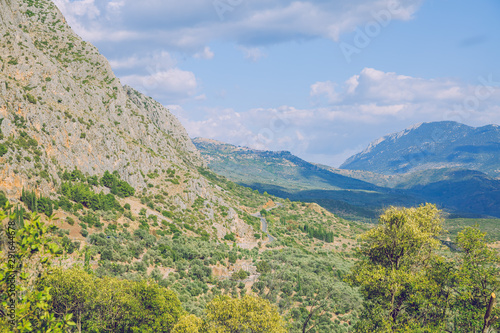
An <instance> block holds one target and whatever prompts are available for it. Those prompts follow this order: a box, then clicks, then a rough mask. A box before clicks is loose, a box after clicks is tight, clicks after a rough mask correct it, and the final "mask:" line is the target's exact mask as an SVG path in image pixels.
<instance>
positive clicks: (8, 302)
mask: <svg viewBox="0 0 500 333" xmlns="http://www.w3.org/2000/svg"><path fill="white" fill-rule="evenodd" d="M7 205H8V203H7ZM6 207H7V206H6ZM6 220H7V223H6V224H4V223H3V222H4V221H6ZM0 222H2V224H1V226H2V228H1V231H2V232H1V235H0V238H1V241H0V245H1V246H2V248H1V249H0V310H1V312H2V313H4V314H6V316H0V332H66V331H67V330H68V328H69V327H70V326H73V325H74V322H72V321H71V318H72V315H71V314H67V315H65V316H63V317H61V318H56V316H55V315H54V313H53V312H51V311H50V306H49V305H50V303H51V301H52V296H51V295H50V290H51V288H50V287H45V288H42V289H37V288H35V286H36V283H37V282H38V281H39V279H40V277H43V276H46V275H48V274H49V273H50V270H49V268H50V264H51V259H52V258H55V257H57V256H59V255H60V254H61V253H62V251H61V249H60V247H59V246H58V245H57V244H56V243H54V242H53V241H52V240H51V239H50V237H49V236H48V228H47V227H46V226H45V225H44V223H43V222H42V221H41V220H40V216H38V215H36V214H32V215H31V216H30V218H29V219H24V216H23V210H18V209H16V211H15V212H14V213H12V214H10V215H9V216H7V212H6V211H5V209H0Z"/></svg>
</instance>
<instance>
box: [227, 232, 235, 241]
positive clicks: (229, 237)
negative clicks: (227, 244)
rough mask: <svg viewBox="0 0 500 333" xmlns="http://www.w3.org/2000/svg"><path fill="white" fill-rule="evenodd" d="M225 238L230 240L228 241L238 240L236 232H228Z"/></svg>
mask: <svg viewBox="0 0 500 333" xmlns="http://www.w3.org/2000/svg"><path fill="white" fill-rule="evenodd" d="M224 239H225V240H228V241H231V242H236V237H235V236H234V234H233V233H232V232H231V233H229V234H226V235H225V236H224Z"/></svg>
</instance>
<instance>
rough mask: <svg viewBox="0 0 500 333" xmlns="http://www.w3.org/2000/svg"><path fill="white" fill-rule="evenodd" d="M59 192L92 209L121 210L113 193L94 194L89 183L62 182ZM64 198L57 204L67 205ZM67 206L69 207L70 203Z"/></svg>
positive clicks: (66, 197)
mask: <svg viewBox="0 0 500 333" xmlns="http://www.w3.org/2000/svg"><path fill="white" fill-rule="evenodd" d="M61 193H62V195H63V196H64V197H65V199H69V200H72V201H74V202H77V203H81V204H82V205H84V206H85V207H87V208H90V209H92V210H103V211H109V210H118V211H122V210H123V208H122V207H121V206H120V203H119V202H118V201H117V200H116V198H115V196H114V195H113V194H111V193H109V194H104V193H103V192H100V193H99V194H96V193H94V191H92V190H91V189H90V187H89V185H87V184H85V183H76V184H73V183H71V182H65V183H62V184H61ZM65 199H64V198H63V199H60V201H59V206H61V207H65V206H66V207H67V206H68V203H67V200H65ZM69 206H70V207H71V206H72V205H69Z"/></svg>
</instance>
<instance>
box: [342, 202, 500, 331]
mask: <svg viewBox="0 0 500 333" xmlns="http://www.w3.org/2000/svg"><path fill="white" fill-rule="evenodd" d="M441 232H442V219H441V218H440V212H439V211H438V210H437V208H436V207H435V206H434V205H430V204H427V205H425V206H420V207H419V208H394V207H393V208H389V209H388V210H387V211H386V212H385V213H384V214H383V215H382V216H381V217H380V223H379V225H378V226H377V227H376V228H374V229H372V230H370V231H368V232H367V233H365V234H364V235H362V236H361V239H362V241H363V243H362V244H361V247H360V255H361V260H360V261H359V262H358V263H357V264H356V265H355V267H354V269H353V271H352V273H351V274H350V275H349V277H348V281H350V283H351V284H352V285H354V286H359V287H360V290H361V292H362V293H363V295H364V296H365V304H364V312H363V314H362V315H361V318H362V320H360V322H358V324H357V325H356V330H357V331H359V332H387V331H394V332H395V331H397V332H408V331H412V332H414V331H415V332H423V331H425V332H443V331H453V332H479V331H481V330H482V329H483V326H484V316H485V313H486V309H487V307H488V302H489V298H490V295H491V294H492V293H493V292H498V290H499V289H500V274H499V273H500V269H499V265H498V264H499V262H500V260H499V257H498V254H497V253H496V252H495V251H494V250H492V249H490V248H489V247H488V246H487V244H486V242H485V234H484V233H482V232H480V231H479V230H477V229H475V228H470V227H469V228H466V229H464V230H463V231H462V232H460V233H459V234H458V236H457V244H458V246H459V248H460V249H461V251H460V252H458V253H457V254H456V255H455V257H453V256H452V258H450V259H448V258H446V257H443V256H441V255H440V252H439V251H438V249H439V247H438V245H439V242H438V239H437V237H438V236H439V235H440V233H441ZM494 312H495V313H496V314H498V309H496V310H494ZM495 313H494V315H495ZM491 324H493V325H497V327H498V323H491Z"/></svg>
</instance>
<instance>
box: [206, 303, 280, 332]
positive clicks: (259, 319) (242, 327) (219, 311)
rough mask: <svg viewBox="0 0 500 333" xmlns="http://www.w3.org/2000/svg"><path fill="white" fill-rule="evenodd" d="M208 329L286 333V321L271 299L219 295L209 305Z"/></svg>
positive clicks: (210, 330) (211, 330) (215, 330)
mask: <svg viewBox="0 0 500 333" xmlns="http://www.w3.org/2000/svg"><path fill="white" fill-rule="evenodd" d="M206 311H207V319H206V323H205V326H206V331H207V332H209V333H212V332H213V333H215V332H217V333H224V332H228V333H229V332H231V333H232V332H247V331H248V332H253V333H259V332H274V333H285V332H286V329H285V322H284V321H283V319H282V318H281V316H280V315H279V313H278V310H277V309H276V307H274V306H273V305H271V303H269V301H267V300H264V299H262V298H258V297H252V296H248V295H246V296H245V297H243V298H242V299H235V298H230V297H229V296H219V297H217V298H215V299H214V300H213V301H212V302H210V303H209V304H208V305H207V310H206Z"/></svg>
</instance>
